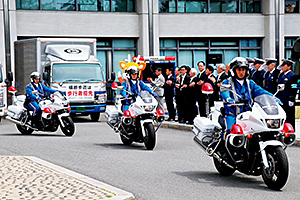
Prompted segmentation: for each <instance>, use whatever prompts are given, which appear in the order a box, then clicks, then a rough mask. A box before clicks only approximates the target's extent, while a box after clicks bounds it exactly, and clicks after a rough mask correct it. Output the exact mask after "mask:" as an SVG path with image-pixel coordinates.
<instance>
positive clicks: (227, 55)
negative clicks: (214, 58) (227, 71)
mask: <svg viewBox="0 0 300 200" xmlns="http://www.w3.org/2000/svg"><path fill="white" fill-rule="evenodd" d="M223 56H224V55H223ZM238 56H239V51H238V50H225V57H224V58H223V60H224V62H225V63H226V64H227V63H230V62H231V60H232V59H233V58H235V57H238Z"/></svg>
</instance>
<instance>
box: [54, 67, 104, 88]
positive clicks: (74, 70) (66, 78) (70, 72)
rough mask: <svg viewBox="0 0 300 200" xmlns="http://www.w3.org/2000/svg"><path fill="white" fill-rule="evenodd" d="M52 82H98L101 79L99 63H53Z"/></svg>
mask: <svg viewBox="0 0 300 200" xmlns="http://www.w3.org/2000/svg"><path fill="white" fill-rule="evenodd" d="M52 81H53V82H59V83H61V82H64V83H67V82H100V81H103V78H102V71H101V67H100V65H99V64H78V63H68V64H53V76H52Z"/></svg>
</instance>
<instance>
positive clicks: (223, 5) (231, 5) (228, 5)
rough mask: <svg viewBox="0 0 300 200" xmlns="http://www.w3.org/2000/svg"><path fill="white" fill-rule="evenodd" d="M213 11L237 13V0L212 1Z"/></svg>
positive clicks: (211, 8) (211, 10)
mask: <svg viewBox="0 0 300 200" xmlns="http://www.w3.org/2000/svg"><path fill="white" fill-rule="evenodd" d="M210 12H211V13H237V12H238V9H237V1H224V0H223V1H217V0H211V2H210Z"/></svg>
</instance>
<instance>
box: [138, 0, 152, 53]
mask: <svg viewBox="0 0 300 200" xmlns="http://www.w3.org/2000/svg"><path fill="white" fill-rule="evenodd" d="M136 2H137V14H138V15H139V27H137V28H138V29H139V39H138V55H142V56H149V24H148V22H149V20H148V0H140V1H136Z"/></svg>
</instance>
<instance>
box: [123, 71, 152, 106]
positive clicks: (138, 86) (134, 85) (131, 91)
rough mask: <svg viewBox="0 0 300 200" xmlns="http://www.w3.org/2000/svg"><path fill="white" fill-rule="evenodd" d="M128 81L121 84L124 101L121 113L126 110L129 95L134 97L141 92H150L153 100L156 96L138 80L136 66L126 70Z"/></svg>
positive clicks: (128, 104)
mask: <svg viewBox="0 0 300 200" xmlns="http://www.w3.org/2000/svg"><path fill="white" fill-rule="evenodd" d="M127 73H128V75H129V77H128V79H127V80H126V81H124V82H123V83H122V86H123V88H124V90H121V92H120V93H121V95H122V96H123V97H124V98H125V99H126V102H125V105H124V107H123V111H125V110H128V109H129V106H130V102H129V101H128V100H127V98H128V96H129V95H134V96H136V95H137V94H138V93H139V92H140V91H141V90H146V91H148V92H150V93H151V94H152V95H153V96H154V97H155V98H156V97H157V96H158V95H157V94H156V93H155V92H153V91H152V90H151V89H150V88H149V87H148V86H147V85H145V83H144V82H143V81H140V80H139V79H138V74H139V69H138V68H137V67H136V66H131V67H129V68H128V69H127Z"/></svg>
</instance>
